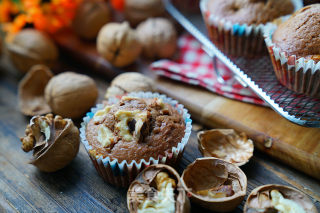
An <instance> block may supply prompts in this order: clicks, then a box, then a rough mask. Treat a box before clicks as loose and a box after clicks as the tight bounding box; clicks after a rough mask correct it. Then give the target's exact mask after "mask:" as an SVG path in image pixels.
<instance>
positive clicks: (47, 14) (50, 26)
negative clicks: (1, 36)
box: [0, 0, 82, 33]
mask: <svg viewBox="0 0 320 213" xmlns="http://www.w3.org/2000/svg"><path fill="white" fill-rule="evenodd" d="M81 1H82V0H51V1H49V2H45V3H42V1H41V0H21V8H20V11H19V10H17V14H18V13H19V12H20V15H18V16H17V17H16V18H15V19H14V20H13V21H12V23H11V26H10V24H9V25H7V26H6V29H7V32H9V33H16V32H18V31H19V30H21V29H22V28H23V27H25V26H26V25H27V24H33V25H34V27H35V28H36V29H38V30H42V31H46V32H49V33H54V32H56V31H58V30H59V29H61V28H63V27H66V26H68V25H70V23H71V21H72V19H73V17H74V15H75V11H76V9H77V7H78V5H79V4H80V3H81ZM11 4H12V3H11V1H8V0H3V2H2V3H1V4H0V22H4V21H7V20H8V21H11V20H9V18H8V17H9V16H10V11H11V8H12V5H11ZM8 11H9V12H8Z"/></svg>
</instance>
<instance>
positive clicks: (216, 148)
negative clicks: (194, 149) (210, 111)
mask: <svg viewBox="0 0 320 213" xmlns="http://www.w3.org/2000/svg"><path fill="white" fill-rule="evenodd" d="M198 142H199V149H200V151H201V152H202V154H203V155H204V156H205V157H216V158H219V159H222V160H225V161H227V162H229V163H233V164H235V165H237V166H242V165H244V164H246V163H247V162H248V161H249V159H250V158H251V157H252V156H253V147H254V146H253V142H252V140H250V139H248V138H247V136H246V134H245V133H241V134H237V133H236V132H235V131H234V130H233V129H212V130H207V131H201V132H199V133H198Z"/></svg>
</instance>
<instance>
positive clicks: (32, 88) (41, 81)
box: [18, 65, 53, 116]
mask: <svg viewBox="0 0 320 213" xmlns="http://www.w3.org/2000/svg"><path fill="white" fill-rule="evenodd" d="M52 77H53V74H52V72H51V71H50V69H49V68H48V67H47V66H45V65H35V66H33V67H31V69H30V70H29V71H28V73H27V74H26V75H25V76H24V77H23V79H22V80H21V81H20V83H19V89H18V96H19V108H20V111H21V112H22V113H23V114H24V115H28V116H34V115H42V114H46V113H49V112H51V109H50V106H49V105H48V104H47V102H46V101H45V98H44V89H45V87H46V85H47V83H48V82H49V80H50V79H51V78H52Z"/></svg>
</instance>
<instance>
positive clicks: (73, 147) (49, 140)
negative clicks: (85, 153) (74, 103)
mask: <svg viewBox="0 0 320 213" xmlns="http://www.w3.org/2000/svg"><path fill="white" fill-rule="evenodd" d="M25 134H26V136H25V137H22V138H21V142H22V149H23V151H25V152H29V151H31V150H33V159H32V160H31V162H30V163H31V164H33V165H34V166H36V167H37V168H38V169H40V170H41V171H44V172H55V171H57V170H59V169H62V168H63V167H65V166H66V165H67V164H69V163H70V162H71V160H72V159H73V158H75V157H76V155H77V153H78V151H79V143H80V136H79V130H78V128H77V127H76V126H75V125H74V124H73V122H72V120H71V119H63V118H62V117H61V116H59V115H57V116H55V117H53V115H52V114H47V115H46V116H34V117H32V118H31V120H30V124H29V125H28V126H27V128H26V130H25Z"/></svg>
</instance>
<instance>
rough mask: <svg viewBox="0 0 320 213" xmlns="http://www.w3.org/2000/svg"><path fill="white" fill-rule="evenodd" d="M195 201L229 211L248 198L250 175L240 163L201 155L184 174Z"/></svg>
mask: <svg viewBox="0 0 320 213" xmlns="http://www.w3.org/2000/svg"><path fill="white" fill-rule="evenodd" d="M181 179H182V185H183V187H184V189H185V190H186V191H187V193H188V194H190V195H191V201H194V202H195V203H198V204H199V205H201V206H203V207H205V208H207V209H210V210H211V211H216V212H229V211H232V210H233V209H235V208H236V207H237V206H238V205H239V204H240V203H241V202H242V200H243V199H244V197H245V195H246V190H247V177H246V175H245V174H244V173H243V171H242V170H241V169H240V168H239V167H238V166H236V165H234V164H231V163H228V162H226V161H223V160H220V159H217V158H213V157H209V158H198V159H196V160H195V161H194V162H193V163H192V164H190V165H189V166H188V167H187V168H186V169H185V170H184V172H183V174H182V177H181Z"/></svg>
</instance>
